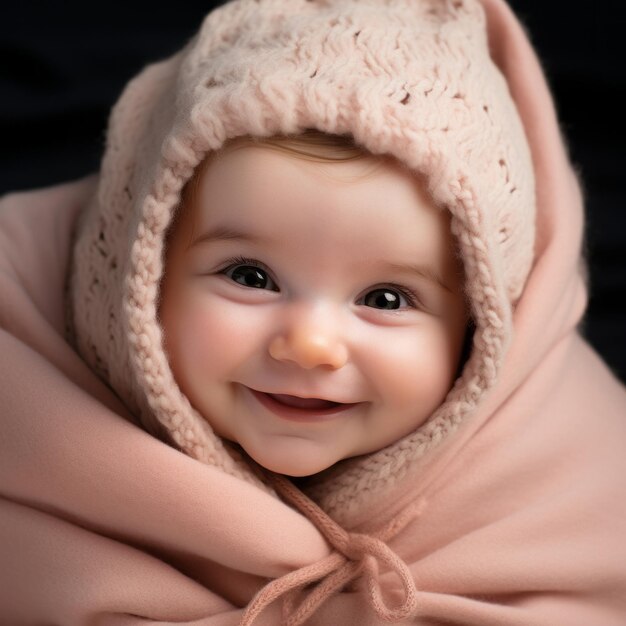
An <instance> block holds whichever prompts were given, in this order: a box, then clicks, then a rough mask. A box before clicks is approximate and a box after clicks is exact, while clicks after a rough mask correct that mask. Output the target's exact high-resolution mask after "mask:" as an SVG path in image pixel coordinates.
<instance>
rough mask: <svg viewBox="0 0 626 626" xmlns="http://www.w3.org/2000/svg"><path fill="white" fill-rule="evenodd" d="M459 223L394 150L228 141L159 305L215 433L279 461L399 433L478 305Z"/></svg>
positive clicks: (370, 446)
mask: <svg viewBox="0 0 626 626" xmlns="http://www.w3.org/2000/svg"><path fill="white" fill-rule="evenodd" d="M375 165H378V167H377V168H375V167H373V166H375ZM449 231H450V228H449V218H448V216H447V214H446V213H445V212H443V211H439V210H437V209H436V208H434V207H433V206H432V204H431V202H430V200H429V199H428V197H427V196H426V195H425V194H424V193H423V191H422V190H421V188H420V186H419V184H418V183H417V182H416V180H415V179H414V177H412V176H411V175H410V174H409V173H407V172H406V171H404V170H402V169H401V168H400V167H399V166H398V165H396V164H394V163H391V162H388V161H382V160H380V161H378V160H374V159H373V158H371V159H365V160H360V161H349V162H344V163H332V164H320V163H314V162H310V161H306V160H303V159H300V158H294V157H292V156H290V155H287V154H283V153H279V152H276V151H273V150H271V149H268V148H261V147H252V146H247V147H244V148H240V149H236V150H232V151H225V152H224V153H221V154H218V155H217V156H216V157H214V159H213V161H212V162H211V163H210V165H208V167H207V168H206V169H205V170H204V173H203V174H202V175H201V177H200V179H199V182H198V188H197V193H196V194H195V197H194V199H193V200H192V201H191V202H190V206H187V207H185V208H184V212H183V214H182V215H181V219H180V221H179V223H178V224H177V225H176V227H175V230H174V231H173V232H172V234H171V240H170V241H171V243H170V246H169V249H168V255H167V259H166V272H165V276H164V279H163V283H162V299H161V304H160V317H161V322H162V325H163V328H164V332H165V342H166V349H167V352H168V355H169V360H170V364H171V367H172V371H173V373H174V376H175V378H176V381H177V383H178V385H179V386H180V388H181V390H182V391H183V393H185V395H186V396H187V397H188V398H189V400H190V402H191V403H192V405H193V406H194V407H195V408H196V409H197V410H198V411H199V412H200V413H201V414H202V415H203V416H204V417H205V418H206V420H207V421H208V422H209V423H210V425H211V426H212V427H213V429H214V431H215V432H216V433H218V434H219V435H221V436H222V437H224V438H226V439H229V440H231V441H235V442H238V443H239V444H240V445H241V446H242V447H243V448H244V449H245V450H246V452H247V453H248V454H249V455H250V456H251V457H252V458H254V459H255V460H256V461H257V462H258V463H260V464H261V465H263V466H264V467H266V468H268V469H270V470H273V471H275V472H279V473H281V474H287V475H290V476H305V475H310V474H314V473H316V472H319V471H322V470H324V469H326V468H328V467H330V466H331V465H333V464H334V463H336V462H337V461H339V460H341V459H344V458H347V457H352V456H355V455H361V454H366V453H368V452H372V451H375V450H379V449H381V448H383V447H385V446H387V445H388V444H390V443H392V442H394V441H396V440H398V439H400V438H401V437H403V436H405V435H407V434H408V433H410V432H411V431H413V430H415V428H416V427H417V426H419V425H420V424H422V423H423V422H424V421H425V420H426V419H427V418H428V416H429V415H430V414H431V413H432V412H433V411H434V410H435V409H436V408H437V407H438V406H439V405H440V404H441V402H442V401H443V399H444V397H445V396H446V394H447V392H448V391H449V389H450V387H451V385H452V383H453V381H454V377H455V373H456V370H457V366H458V364H459V359H460V354H461V347H462V343H463V337H464V333H465V329H466V324H467V316H466V311H465V307H464V299H463V294H462V279H461V275H460V270H459V267H458V261H457V260H456V258H455V255H454V252H453V243H452V239H451V235H450V232H449Z"/></svg>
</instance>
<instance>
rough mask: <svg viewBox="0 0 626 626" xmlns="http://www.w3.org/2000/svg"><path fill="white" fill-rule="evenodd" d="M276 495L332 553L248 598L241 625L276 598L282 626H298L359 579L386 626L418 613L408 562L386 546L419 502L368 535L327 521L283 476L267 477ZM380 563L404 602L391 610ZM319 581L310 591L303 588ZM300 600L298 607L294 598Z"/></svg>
mask: <svg viewBox="0 0 626 626" xmlns="http://www.w3.org/2000/svg"><path fill="white" fill-rule="evenodd" d="M269 478H270V481H271V482H272V484H273V486H274V488H275V489H276V491H277V492H278V493H279V494H280V495H281V496H283V497H284V498H285V500H287V501H288V502H290V503H291V504H293V505H294V506H295V507H296V508H297V509H298V510H299V511H300V512H301V513H303V514H304V515H305V516H306V517H308V518H309V519H310V520H311V521H312V522H313V524H315V526H316V527H317V528H318V529H319V530H320V532H321V533H322V534H323V535H324V536H325V537H326V539H327V540H328V542H329V543H330V544H331V545H332V546H333V548H335V551H334V552H333V553H332V554H330V555H329V556H327V557H326V558H324V559H321V560H320V561H318V562H317V563H313V564H311V565H308V566H305V567H302V568H300V569H298V570H296V571H294V572H289V573H288V574H285V575H284V576H281V577H280V578H277V579H275V580H273V581H271V582H270V583H268V584H267V585H266V586H265V587H263V589H261V590H260V591H259V592H258V593H257V594H256V596H255V597H254V598H253V599H252V601H251V602H250V604H249V605H248V607H247V608H246V610H245V611H244V614H243V617H242V619H241V622H240V623H239V626H251V625H252V624H253V622H254V620H255V619H256V618H257V616H258V615H259V614H260V613H261V612H262V611H263V609H265V608H266V607H267V606H269V605H270V604H271V603H272V602H273V601H274V600H276V599H277V598H280V597H281V596H282V597H283V621H282V624H283V625H284V626H300V625H301V624H303V623H304V622H305V620H307V619H308V618H309V617H310V616H311V615H312V614H313V613H314V612H315V611H316V610H317V608H318V607H319V606H320V605H321V604H322V603H323V602H324V601H325V600H326V599H327V598H328V597H330V596H331V595H333V594H334V593H337V592H338V591H340V590H341V589H342V588H343V587H344V586H345V585H346V584H347V583H349V582H351V581H352V580H355V579H357V578H358V577H360V576H362V577H363V578H364V580H365V586H366V588H367V591H368V593H367V598H368V600H369V603H370V605H371V607H372V608H373V609H374V611H375V612H376V614H377V615H378V616H379V617H380V619H381V620H383V621H385V622H396V621H400V620H402V619H404V618H406V617H408V616H410V615H412V614H413V613H415V611H416V609H417V589H416V587H415V583H414V581H413V577H412V576H411V572H410V571H409V568H408V567H407V565H406V563H405V562H404V561H403V560H402V559H401V558H400V557H399V556H398V555H397V554H396V553H395V552H394V551H393V550H391V548H389V546H388V545H387V544H386V543H385V542H386V541H389V540H390V539H392V538H393V537H394V536H395V535H397V534H398V533H399V532H400V531H401V530H402V529H403V528H404V527H405V526H406V525H407V524H408V523H409V522H410V521H411V520H412V519H414V518H415V517H417V516H419V515H420V514H421V513H422V511H423V509H424V506H425V504H426V503H425V500H424V499H420V500H418V501H417V502H416V503H415V504H414V505H412V506H409V507H407V509H405V510H404V511H403V512H402V514H401V515H400V516H398V517H397V518H395V519H393V520H391V521H390V522H389V523H388V524H387V525H385V526H384V527H382V528H381V529H379V530H378V531H376V532H373V533H371V534H362V533H349V532H347V531H346V530H345V529H343V528H342V527H341V526H340V525H339V524H337V522H335V521H334V520H333V519H332V518H330V517H329V516H328V515H327V514H326V513H325V512H324V511H323V510H322V509H320V508H319V507H318V506H317V504H315V503H314V502H313V501H312V500H311V499H310V498H308V497H307V496H306V495H305V494H303V493H302V492H301V491H300V490H299V489H297V488H296V487H295V486H294V485H293V484H292V483H291V482H290V481H289V480H288V479H286V478H285V477H284V476H278V475H270V477H269ZM379 563H380V564H384V565H385V566H387V568H388V569H390V570H392V571H394V572H395V573H396V574H397V576H398V578H399V579H400V581H401V582H402V588H403V590H404V600H403V602H402V603H401V604H400V605H399V606H396V607H389V606H388V605H387V604H386V603H385V601H384V599H383V597H382V592H381V590H380V585H379V582H378V569H379ZM315 581H320V582H318V584H317V585H315V586H314V587H313V588H312V589H311V590H310V591H308V592H307V590H305V587H307V586H308V585H310V584H311V583H313V582H315ZM301 593H304V594H305V596H304V599H302V600H301V601H300V603H299V604H298V605H297V606H296V597H297V596H298V595H300V594H301Z"/></svg>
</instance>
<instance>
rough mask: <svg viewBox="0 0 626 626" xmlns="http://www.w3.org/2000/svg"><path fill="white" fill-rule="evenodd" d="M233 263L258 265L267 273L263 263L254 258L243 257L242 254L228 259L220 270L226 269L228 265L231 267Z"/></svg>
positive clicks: (267, 270)
mask: <svg viewBox="0 0 626 626" xmlns="http://www.w3.org/2000/svg"><path fill="white" fill-rule="evenodd" d="M233 265H252V266H253V267H258V268H259V269H262V270H265V271H266V272H268V273H269V269H268V268H267V267H265V265H263V263H261V262H260V261H257V260H256V259H249V258H248V257H243V256H235V257H232V258H230V259H228V260H227V261H226V262H225V263H224V265H223V266H222V269H221V270H220V272H223V271H224V270H227V269H228V268H229V267H232V266H233Z"/></svg>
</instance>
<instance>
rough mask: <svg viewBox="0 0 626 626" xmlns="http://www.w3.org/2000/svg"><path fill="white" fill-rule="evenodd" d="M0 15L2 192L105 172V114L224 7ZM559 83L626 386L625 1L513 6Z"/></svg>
mask: <svg viewBox="0 0 626 626" xmlns="http://www.w3.org/2000/svg"><path fill="white" fill-rule="evenodd" d="M7 4H9V3H5V8H3V10H2V13H1V14H0V140H1V146H2V150H1V151H0V194H1V193H4V192H6V191H13V190H19V189H29V188H34V187H42V186H46V185H51V184H54V183H59V182H64V181H67V180H71V179H74V178H78V177H81V176H83V175H85V174H87V173H89V172H91V171H94V170H96V169H97V168H98V163H99V158H100V155H101V152H102V149H103V143H104V129H105V125H106V120H107V115H108V112H109V110H110V108H111V106H112V104H113V103H114V102H115V100H116V99H117V97H118V95H119V93H120V91H121V89H122V88H123V86H124V84H125V83H126V82H127V81H128V79H129V78H130V77H132V76H133V75H134V74H136V73H137V72H138V71H139V70H140V69H141V68H142V67H143V66H144V65H145V64H146V63H148V62H151V61H154V60H157V59H160V58H163V57H166V56H168V55H170V54H171V53H173V52H175V51H176V50H178V49H179V48H180V47H181V46H182V45H183V44H184V43H185V42H186V41H187V40H188V39H189V38H190V37H191V35H192V34H193V33H194V32H195V30H196V29H197V27H198V25H199V23H200V20H201V18H202V16H203V15H204V14H205V13H206V12H208V11H209V10H210V8H211V7H212V6H215V5H216V4H220V3H219V2H198V1H196V0H189V1H186V2H184V3H179V4H178V5H172V4H171V3H163V4H160V3H156V2H145V1H138V2H132V1H131V2H125V3H121V2H109V3H90V2H84V1H83V2H71V1H70V2H63V3H57V2H46V3H44V2H34V1H23V2H20V1H19V0H15V1H14V2H11V3H10V5H9V6H8V7H7V6H6V5H7ZM511 4H512V6H513V8H514V9H515V10H516V12H517V13H518V15H519V17H520V18H521V19H522V21H523V22H524V23H525V24H526V26H527V27H528V29H529V30H530V33H531V35H532V39H533V42H534V44H535V47H536V48H537V50H538V52H539V55H540V57H541V59H542V61H543V64H544V68H545V70H546V73H547V76H548V80H549V82H550V84H551V86H552V89H553V92H554V94H555V98H556V101H557V107H558V111H559V115H560V119H561V122H562V127H563V130H564V132H565V134H566V136H567V137H568V140H569V144H570V150H571V155H572V159H573V161H574V163H575V164H576V166H577V168H578V169H579V170H580V172H581V175H582V179H583V182H584V185H585V190H586V198H587V215H588V231H587V242H588V251H589V257H590V262H591V299H590V304H589V310H588V313H587V317H586V324H585V328H586V330H585V333H586V335H587V337H588V338H589V340H590V341H591V343H592V344H593V345H594V346H595V347H596V349H598V351H599V352H600V353H601V354H602V355H603V357H604V358H605V360H606V361H607V362H608V363H609V364H610V366H611V367H612V369H613V371H615V372H616V374H617V375H618V376H620V377H621V378H622V380H626V323H625V322H626V305H625V304H624V302H623V297H622V296H623V295H624V293H625V289H624V287H625V283H626V254H625V247H626V232H625V231H626V217H625V215H624V211H623V210H622V209H620V207H623V204H624V202H623V198H622V195H621V193H622V189H621V184H620V182H619V181H624V180H626V179H625V176H624V166H625V165H626V163H625V161H626V159H625V158H624V155H625V153H626V149H625V148H624V146H623V142H624V140H625V139H626V133H624V127H625V124H624V121H623V118H624V96H625V95H626V89H625V82H626V77H625V70H624V64H625V61H626V55H625V46H624V38H625V37H626V35H625V34H624V33H626V10H625V9H624V5H623V4H622V3H621V2H620V3H618V2H617V0H614V1H612V2H611V1H607V0H604V2H589V1H588V0H571V1H569V2H550V1H547V0H513V1H512V2H511Z"/></svg>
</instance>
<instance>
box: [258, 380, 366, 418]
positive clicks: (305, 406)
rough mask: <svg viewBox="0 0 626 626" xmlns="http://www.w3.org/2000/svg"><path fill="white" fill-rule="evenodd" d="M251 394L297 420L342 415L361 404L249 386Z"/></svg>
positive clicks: (278, 411) (266, 404) (281, 413)
mask: <svg viewBox="0 0 626 626" xmlns="http://www.w3.org/2000/svg"><path fill="white" fill-rule="evenodd" d="M247 389H248V390H249V391H250V394H251V395H252V396H253V397H254V398H255V399H256V400H257V401H258V402H259V403H260V404H261V405H262V406H263V407H265V408H266V409H268V410H269V411H270V412H271V413H273V414H274V415H276V416H278V417H280V418H283V419H288V420H295V421H312V422H315V421H325V420H328V419H332V418H338V417H340V416H341V415H342V414H343V412H344V411H346V410H348V409H351V408H352V407H354V406H356V405H358V404H360V403H358V402H351V403H344V402H335V401H333V400H325V399H324V398H303V397H301V396H296V395H292V394H284V393H266V392H263V391H257V390H256V389H251V388H250V387H248V388H247Z"/></svg>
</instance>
